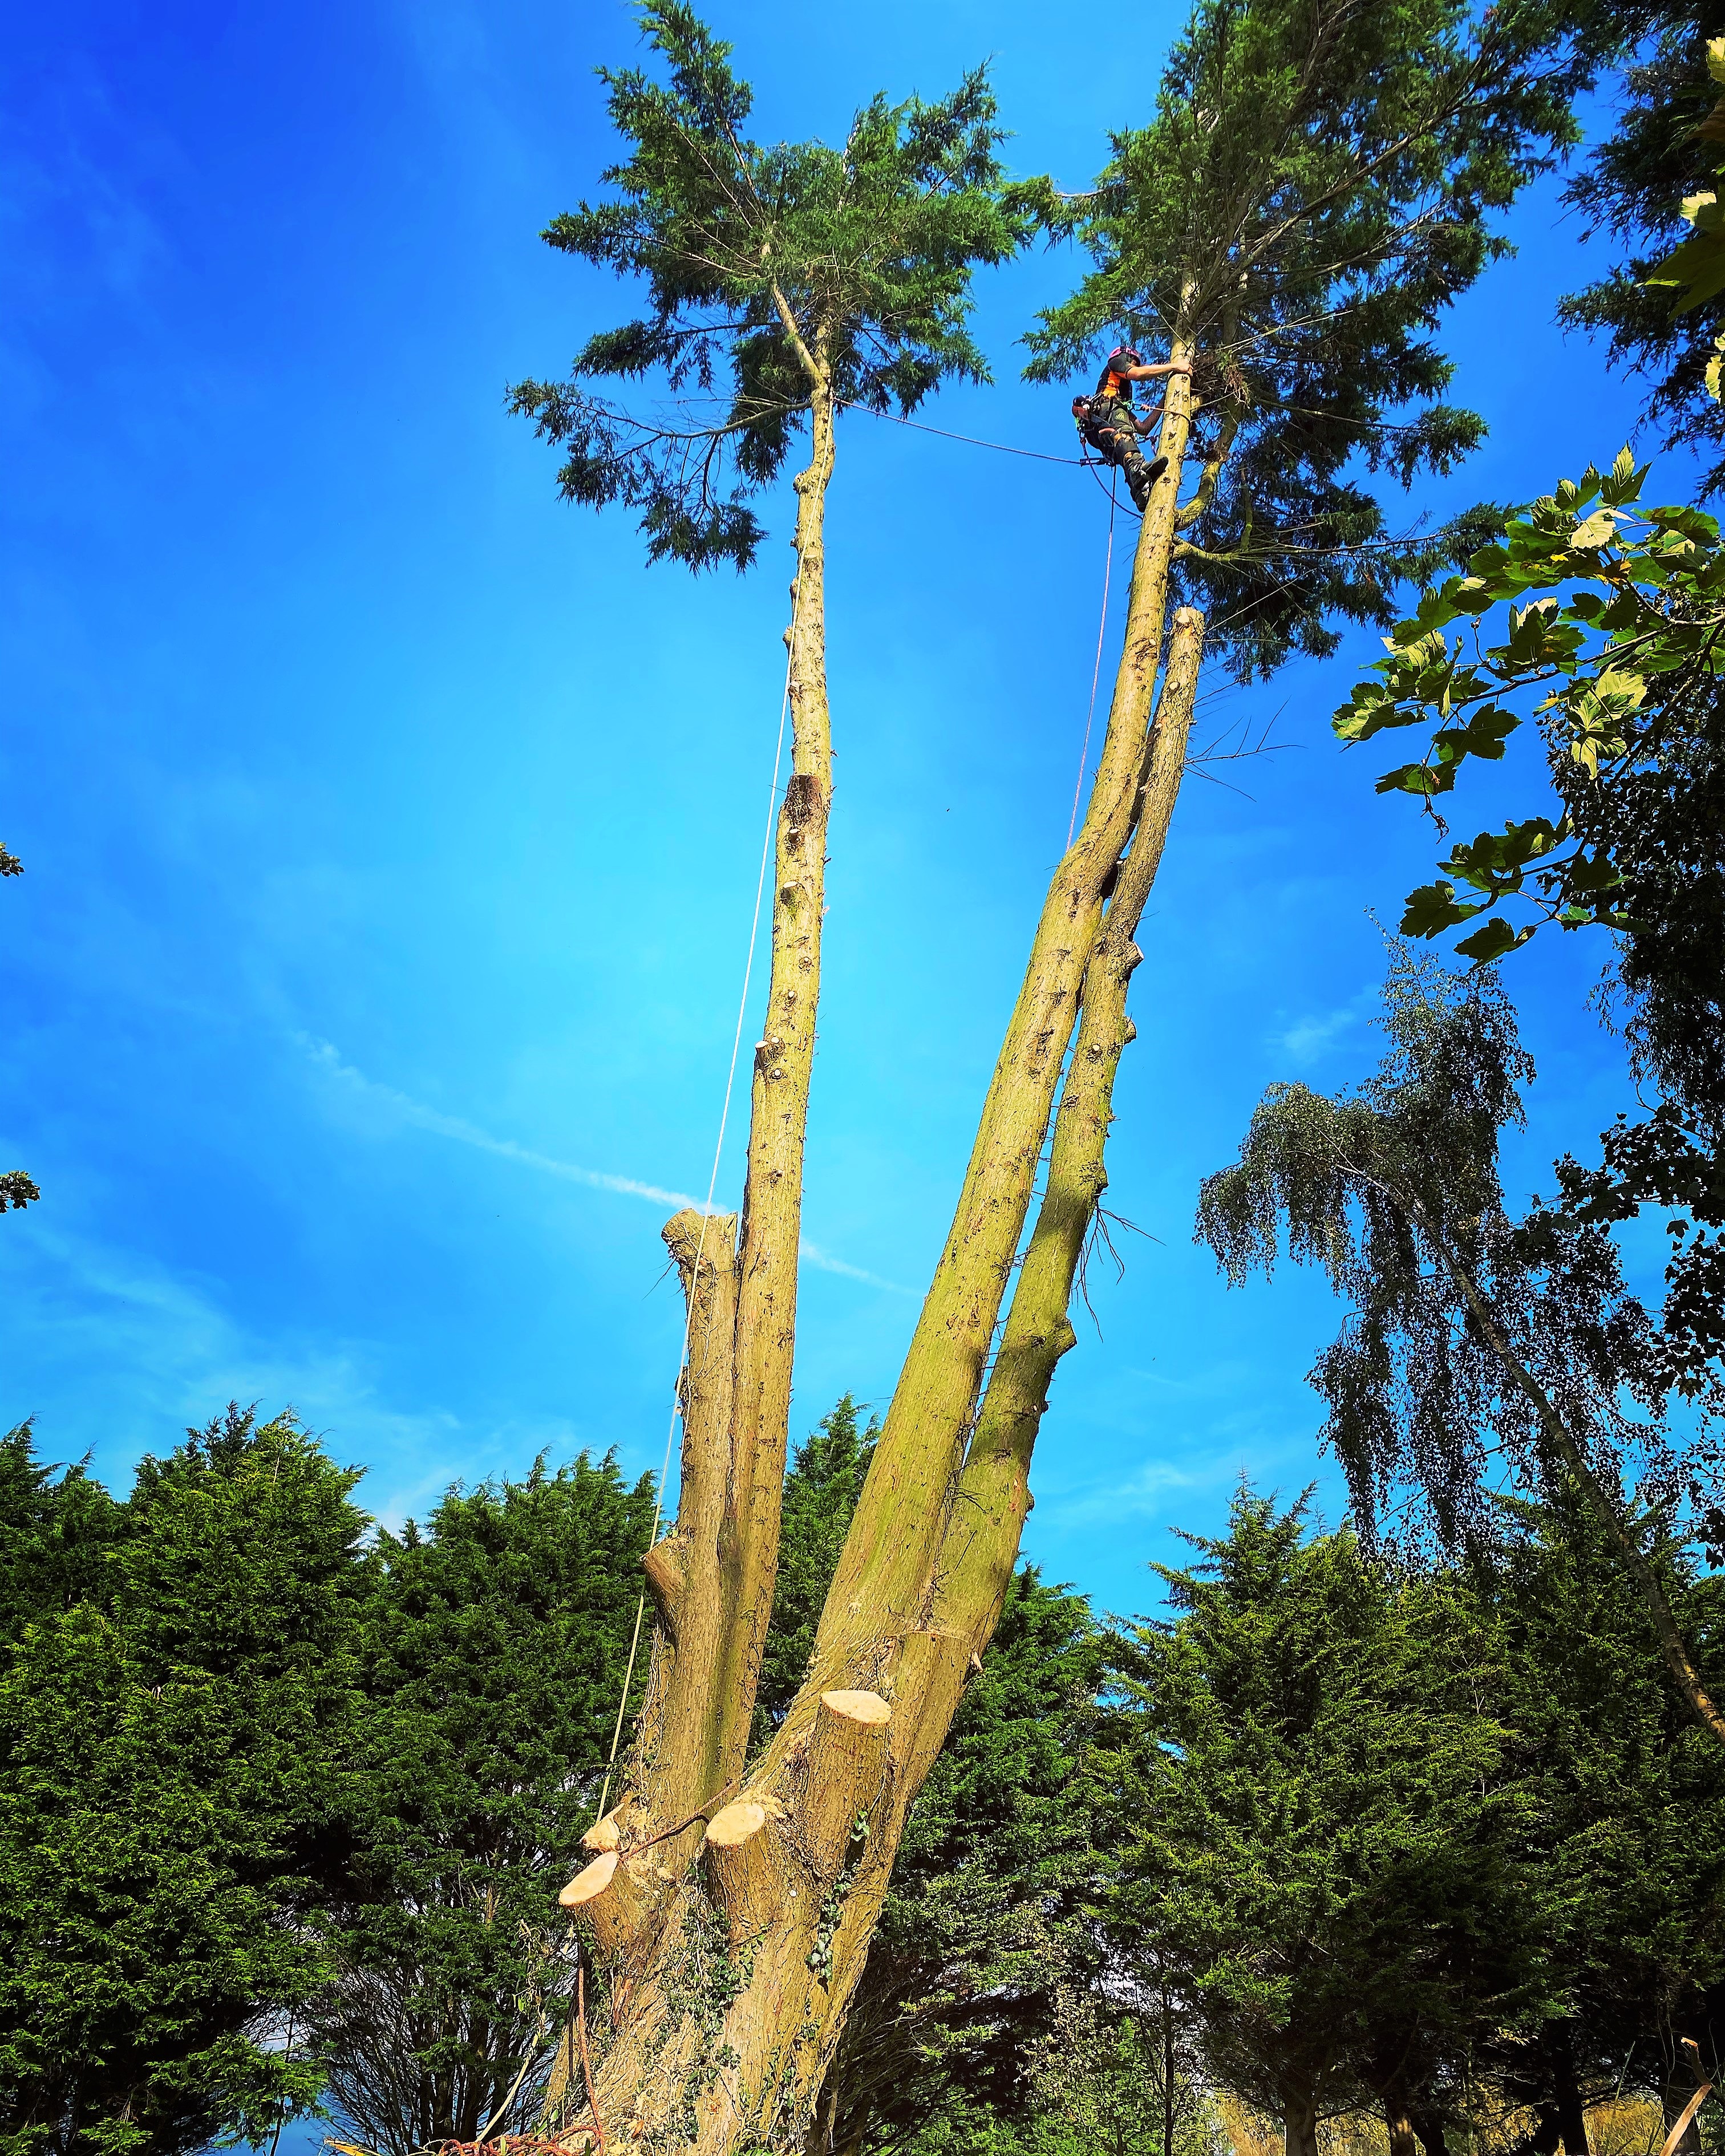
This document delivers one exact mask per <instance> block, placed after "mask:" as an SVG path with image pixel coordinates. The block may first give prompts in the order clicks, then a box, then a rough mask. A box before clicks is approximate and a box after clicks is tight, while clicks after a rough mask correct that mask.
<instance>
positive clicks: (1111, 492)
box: [1066, 465, 1116, 853]
mask: <svg viewBox="0 0 1725 2156" xmlns="http://www.w3.org/2000/svg"><path fill="white" fill-rule="evenodd" d="M1115 500H1116V482H1115V470H1114V467H1113V465H1110V466H1109V467H1108V558H1107V560H1106V562H1105V563H1104V565H1103V568H1102V619H1101V620H1100V621H1099V622H1098V623H1097V624H1096V665H1094V666H1093V667H1092V668H1091V676H1090V709H1089V711H1086V714H1085V718H1084V747H1082V748H1081V749H1080V750H1079V752H1078V778H1077V781H1076V784H1075V785H1074V786H1073V788H1072V816H1071V820H1070V822H1069V823H1068V824H1067V825H1066V850H1067V851H1068V852H1069V853H1070V851H1071V850H1072V834H1073V833H1074V832H1075V831H1076V829H1078V797H1079V795H1080V794H1081V793H1082V792H1083V791H1084V767H1085V766H1086V764H1087V763H1088V762H1090V730H1091V726H1093V725H1094V724H1095V723H1096V685H1097V684H1098V683H1099V682H1100V681H1101V678H1102V639H1103V638H1104V637H1105V636H1106V634H1107V633H1108V584H1109V580H1110V579H1111V577H1112V576H1113V574H1114V506H1115Z"/></svg>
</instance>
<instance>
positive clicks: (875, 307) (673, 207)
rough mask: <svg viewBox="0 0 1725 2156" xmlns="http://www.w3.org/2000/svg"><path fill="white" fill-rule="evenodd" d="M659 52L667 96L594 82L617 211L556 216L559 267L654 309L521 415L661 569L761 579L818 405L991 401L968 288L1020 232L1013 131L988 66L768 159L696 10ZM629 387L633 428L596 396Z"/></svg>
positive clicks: (664, 11) (879, 408)
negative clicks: (830, 138) (946, 397)
mask: <svg viewBox="0 0 1725 2156" xmlns="http://www.w3.org/2000/svg"><path fill="white" fill-rule="evenodd" d="M640 19H641V25H642V31H643V34H644V36H645V38H646V39H647V41H648V43H649V44H650V45H651V46H652V47H653V48H654V49H655V51H656V52H658V53H659V54H661V55H662V56H663V58H664V59H665V62H666V64H667V68H668V72H669V80H668V81H665V82H660V81H656V80H654V79H653V78H651V77H649V75H647V74H644V73H643V72H642V71H640V70H639V69H624V70H623V71H621V72H619V73H613V72H612V71H610V70H609V69H601V71H600V74H601V80H603V82H604V83H605V84H606V85H607V87H608V90H609V91H610V113H611V118H612V121H613V122H614V125H615V126H616V129H617V131H618V133H619V136H622V138H623V139H624V141H625V142H626V143H628V144H629V155H628V157H626V158H625V159H624V162H622V163H620V164H618V165H615V166H614V167H611V169H610V170H609V171H608V172H606V174H605V175H604V177H605V180H606V182H607V183H608V185H609V186H610V187H613V188H614V189H615V190H616V194H615V198H614V199H611V200H608V201H604V202H601V203H596V204H593V203H583V204H582V205H581V207H580V208H578V210H575V211H572V212H569V213H565V214H564V215H562V216H561V217H558V218H554V219H553V220H552V223H550V224H549V225H548V226H547V228H546V231H545V234H544V236H545V238H546V239H547V240H548V241H549V242H550V244H552V246H553V247H556V248H558V249H562V251H563V252H564V253H565V254H574V255H578V256H580V257H583V258H584V259H586V260H588V261H590V262H596V263H598V264H602V265H603V266H604V267H606V268H608V269H614V270H615V271H617V272H618V273H619V275H624V276H629V277H636V278H639V279H641V280H644V284H645V286H646V295H647V300H648V311H647V312H646V313H645V314H644V316H641V317H639V319H637V320H636V321H631V322H626V323H624V324H623V325H622V326H621V327H619V328H617V329H614V330H605V331H600V332H599V333H598V335H596V336H593V337H590V338H589V339H588V341H587V343H586V344H585V345H583V347H582V349H581V351H580V352H579V353H578V355H577V356H576V360H575V365H574V371H573V374H572V377H571V379H570V380H569V382H567V383H562V384H557V383H550V382H521V383H519V384H517V386H516V388H514V389H513V390H512V391H511V406H512V408H513V409H514V410H516V412H518V413H522V414H524V415H525V416H526V417H528V418H531V419H532V420H533V421H534V423H535V425H536V429H537V430H538V432H539V434H541V435H542V436H543V437H544V438H545V439H547V440H550V441H552V442H554V443H557V444H560V445H562V447H563V448H565V449H567V462H566V463H565V464H564V465H563V467H562V471H561V472H560V474H559V475H558V484H559V485H560V486H561V488H562V492H563V495H564V496H565V498H566V499H567V500H571V501H577V502H584V503H586V504H588V505H589V506H593V507H595V508H598V507H599V506H603V504H605V503H608V502H614V501H621V502H624V503H626V504H628V505H629V506H631V507H633V508H637V509H639V511H641V529H642V531H644V533H645V535H646V538H647V552H648V557H649V560H653V561H660V560H672V561H680V562H685V563H686V564H687V565H688V566H689V567H691V568H695V569H701V568H706V567H711V565H713V564H714V563H716V562H726V561H728V562H732V563H733V564H734V565H735V566H736V567H737V568H739V569H742V568H747V566H748V565H749V563H750V562H752V560H753V559H754V557H755V552H756V549H757V547H758V546H759V544H760V541H761V537H762V527H761V524H760V521H759V519H758V518H757V516H756V514H755V511H754V510H753V509H752V507H751V506H749V505H750V502H751V500H752V498H753V497H754V496H755V495H757V494H758V493H759V492H760V490H762V488H763V487H766V486H768V485H770V484H771V482H772V481H773V480H774V479H775V478H776V477H777V476H778V473H779V471H780V470H781V468H782V467H783V463H784V459H785V456H786V454H787V453H788V449H789V448H790V446H791V444H792V443H793V440H794V439H795V438H796V435H797V433H798V429H799V428H801V427H802V426H803V424H804V423H805V422H806V419H807V416H808V414H809V410H810V407H811V403H812V401H813V399H814V398H815V396H816V395H817V394H819V395H820V396H822V397H828V396H829V397H831V398H836V399H837V400H838V401H839V403H841V404H859V405H865V406H866V407H867V408H869V409H870V410H871V411H875V412H886V411H889V410H896V411H898V412H901V413H909V412H911V411H914V410H915V409H916V407H917V406H918V405H919V404H920V403H922V400H923V399H924V398H926V397H927V395H928V394H929V393H930V392H931V391H932V390H933V389H934V388H937V386H938V385H939V383H940V382H942V380H944V379H947V377H963V378H966V379H968V380H971V381H978V382H979V381H986V380H987V378H988V368H987V365H986V363H985V362H984V360H983V355H982V352H981V351H980V350H979V349H978V346H977V345H976V344H975V343H974V341H973V339H972V337H971V336H970V333H969V331H968V327H967V321H968V315H969V311H970V296H969V293H970V279H971V275H972V273H973V269H975V268H976V267H977V266H978V264H989V263H998V262H1000V261H1003V260H1004V259H1006V258H1007V257H1008V256H1009V255H1010V254H1013V253H1014V251H1015V250H1016V249H1018V247H1019V246H1020V245H1021V244H1022V243H1023V241H1024V238H1025V236H1026V233H1027V230H1028V226H1027V223H1026V221H1025V220H1024V218H1023V217H1022V215H1021V214H1019V213H1014V212H1011V211H1009V210H1008V209H1006V208H1004V207H1003V204H1002V202H1001V199H1000V195H999V181H1000V178H1001V171H1000V167H999V162H998V158H997V155H996V152H997V151H998V148H999V143H1000V141H1001V139H1002V138H1001V131H1000V129H999V126H997V124H996V121H995V107H994V100H993V95H992V93H991V92H990V90H989V89H988V80H987V76H986V74H985V72H984V71H983V70H982V69H978V70H977V71H976V72H975V73H973V74H969V75H967V76H966V78H965V79H964V80H963V82H962V83H961V84H960V85H959V86H958V88H957V90H955V91H954V92H953V93H952V95H951V96H950V97H947V98H944V99H942V100H939V101H938V102H937V103H935V104H932V105H928V104H924V103H923V101H922V100H921V99H920V98H915V97H913V98H911V99H909V100H906V102H904V103H902V104H899V105H893V104H891V103H889V101H888V100H886V97H884V96H880V95H877V96H875V97H874V98H873V99H871V100H870V102H869V103H868V104H867V105H865V106H864V107H863V108H862V110H860V112H859V113H857V115H855V119H854V120H853V121H852V122H851V125H850V131H849V133H848V134H847V136H846V137H845V142H844V145H843V146H842V147H840V148H837V149H834V148H832V147H830V146H828V145H827V144H825V143H824V142H815V141H811V142H776V143H768V144H763V143H759V142H756V141H752V140H751V139H750V138H749V137H748V136H746V135H745V133H744V131H743V130H744V127H745V125H746V123H747V120H748V116H749V113H750V110H751V109H752V105H753V93H752V90H750V88H749V85H747V83H745V82H742V81H740V80H738V78H737V76H736V75H735V74H733V73H732V69H731V66H730V63H729V55H730V50H731V49H730V47H729V46H728V45H726V44H722V43H721V42H720V41H719V40H718V39H717V38H715V37H713V35H712V34H711V32H710V31H709V30H708V29H707V28H706V25H705V24H704V23H701V20H700V19H699V18H698V17H697V16H696V14H695V13H694V12H693V10H692V9H691V8H688V7H686V6H684V5H682V4H681V3H680V0H649V4H647V5H645V6H644V7H643V8H642V9H641V11H640ZM607 378H609V379H613V380H620V381H622V382H627V383H629V384H630V385H632V386H634V387H635V388H637V389H638V391H639V402H638V403H637V404H636V405H633V406H628V407H625V406H624V405H622V404H619V403H616V402H615V401H614V400H613V399H611V398H606V397H603V396H600V395H596V394H594V393H593V392H592V391H591V390H590V389H589V388H588V387H587V386H586V385H587V384H588V383H589V382H595V381H603V380H604V379H607Z"/></svg>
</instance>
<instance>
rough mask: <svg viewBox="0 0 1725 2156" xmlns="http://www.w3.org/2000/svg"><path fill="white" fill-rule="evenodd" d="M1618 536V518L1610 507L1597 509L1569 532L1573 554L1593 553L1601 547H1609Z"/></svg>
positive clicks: (1570, 547)
mask: <svg viewBox="0 0 1725 2156" xmlns="http://www.w3.org/2000/svg"><path fill="white" fill-rule="evenodd" d="M1616 536H1617V519H1616V518H1615V516H1613V515H1612V514H1611V511H1609V509H1596V510H1595V511H1594V513H1593V515H1592V516H1589V518H1587V519H1586V521H1584V522H1583V523H1580V524H1578V525H1577V526H1575V528H1574V531H1572V532H1571V533H1570V534H1569V551H1570V552H1571V553H1572V554H1586V553H1592V552H1594V551H1596V550H1597V549H1598V548H1599V547H1609V545H1610V543H1611V542H1612V541H1613V540H1614V539H1615V537H1616Z"/></svg>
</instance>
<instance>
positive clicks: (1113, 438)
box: [1084, 399, 1152, 509]
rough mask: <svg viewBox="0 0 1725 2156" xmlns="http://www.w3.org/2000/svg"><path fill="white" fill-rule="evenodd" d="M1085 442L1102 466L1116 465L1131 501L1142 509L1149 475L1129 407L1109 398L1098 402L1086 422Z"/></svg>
mask: <svg viewBox="0 0 1725 2156" xmlns="http://www.w3.org/2000/svg"><path fill="white" fill-rule="evenodd" d="M1084 439H1085V440H1086V442H1088V443H1089V444H1090V445H1091V448H1092V449H1095V450H1096V451H1097V453H1098V454H1100V455H1101V459H1102V460H1103V462H1104V463H1105V464H1111V465H1118V467H1119V468H1120V470H1122V471H1123V472H1124V473H1125V474H1126V483H1127V485H1128V486H1129V487H1130V488H1131V489H1132V500H1134V501H1135V502H1136V503H1137V506H1138V507H1139V508H1140V509H1142V507H1143V506H1144V504H1145V502H1146V500H1147V499H1148V497H1149V493H1150V486H1151V479H1152V474H1151V471H1150V467H1149V466H1148V465H1147V464H1146V463H1145V461H1144V453H1143V451H1142V449H1140V448H1139V446H1138V435H1137V429H1136V428H1135V427H1134V426H1133V425H1132V408H1131V406H1130V405H1122V404H1117V403H1114V402H1113V401H1112V400H1111V399H1110V400H1109V401H1108V402H1107V403H1102V402H1101V401H1100V400H1099V401H1098V402H1097V403H1096V404H1095V405H1094V406H1093V407H1092V408H1091V418H1089V419H1088V420H1086V423H1085V427H1084Z"/></svg>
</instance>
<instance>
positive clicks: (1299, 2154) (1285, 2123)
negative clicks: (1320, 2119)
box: [1281, 2089, 1317, 2156]
mask: <svg viewBox="0 0 1725 2156" xmlns="http://www.w3.org/2000/svg"><path fill="white" fill-rule="evenodd" d="M1281 2128H1282V2145H1283V2148H1284V2149H1285V2150H1286V2156H1317V2102H1316V2100H1315V2099H1314V2097H1313V2096H1312V2092H1311V2091H1310V2090H1309V2089H1295V2090H1291V2091H1290V2092H1288V2093H1287V2094H1286V2095H1285V2097H1284V2098H1283V2101H1282V2114H1281Z"/></svg>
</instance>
